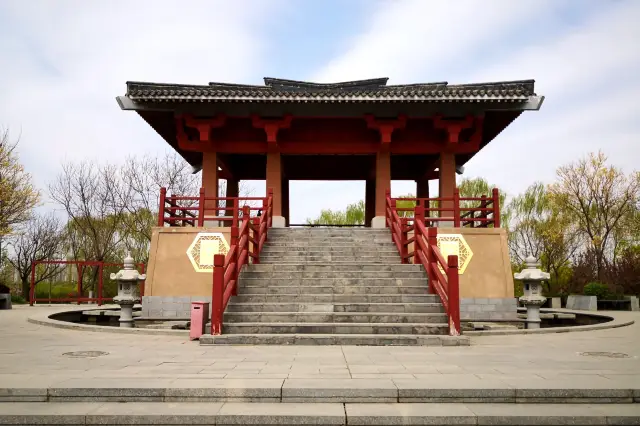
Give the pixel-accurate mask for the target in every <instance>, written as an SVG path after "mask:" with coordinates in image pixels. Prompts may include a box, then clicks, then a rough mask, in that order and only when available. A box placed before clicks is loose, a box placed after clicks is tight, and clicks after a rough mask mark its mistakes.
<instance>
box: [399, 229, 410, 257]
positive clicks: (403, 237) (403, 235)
mask: <svg viewBox="0 0 640 426" xmlns="http://www.w3.org/2000/svg"><path fill="white" fill-rule="evenodd" d="M407 222H408V221H407V219H406V218H402V219H401V220H400V247H401V248H402V250H401V252H400V256H401V257H402V263H409V258H408V256H409V243H408V242H407V241H409V230H408V229H407V228H408V227H409V225H407Z"/></svg>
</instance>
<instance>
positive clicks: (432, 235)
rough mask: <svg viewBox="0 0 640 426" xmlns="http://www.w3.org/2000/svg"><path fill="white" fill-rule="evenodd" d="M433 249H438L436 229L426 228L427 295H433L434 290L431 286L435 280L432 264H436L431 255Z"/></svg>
mask: <svg viewBox="0 0 640 426" xmlns="http://www.w3.org/2000/svg"><path fill="white" fill-rule="evenodd" d="M433 247H438V228H427V253H426V254H427V264H428V265H429V268H428V269H427V276H428V277H429V293H431V294H434V293H435V292H436V288H435V286H434V285H433V280H435V279H436V276H435V274H434V273H433V270H432V269H433V267H434V263H435V262H436V259H435V255H434V254H433Z"/></svg>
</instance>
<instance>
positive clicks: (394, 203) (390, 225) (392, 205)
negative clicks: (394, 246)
mask: <svg viewBox="0 0 640 426" xmlns="http://www.w3.org/2000/svg"><path fill="white" fill-rule="evenodd" d="M387 191H389V190H387ZM390 200H391V201H390V202H389V204H390V205H391V209H390V210H391V211H390V212H389V229H391V241H393V212H394V211H395V212H396V214H397V213H398V212H397V210H396V209H397V207H398V206H397V201H396V200H394V199H393V198H390ZM385 210H386V207H385ZM398 216H400V215H398ZM385 222H386V221H385ZM398 237H400V235H398ZM400 254H402V253H400Z"/></svg>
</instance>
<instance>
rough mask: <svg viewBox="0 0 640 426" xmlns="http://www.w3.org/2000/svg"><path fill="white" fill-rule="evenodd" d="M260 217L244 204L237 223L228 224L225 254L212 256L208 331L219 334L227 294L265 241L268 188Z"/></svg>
mask: <svg viewBox="0 0 640 426" xmlns="http://www.w3.org/2000/svg"><path fill="white" fill-rule="evenodd" d="M263 208H264V210H263V214H262V215H261V216H260V217H254V218H252V217H250V211H249V206H244V207H243V210H242V218H241V222H240V226H239V227H237V226H232V227H231V243H230V244H229V252H228V253H227V254H226V256H225V255H222V254H216V255H215V256H214V258H213V266H214V269H213V289H212V295H211V334H213V335H220V334H222V325H223V316H224V311H225V309H226V308H227V303H229V298H231V296H235V295H236V294H237V292H238V278H239V276H240V272H241V271H242V267H243V266H244V265H246V264H248V263H249V259H251V261H252V263H254V264H259V263H260V252H261V251H262V247H263V246H264V243H265V242H266V241H267V233H268V231H269V228H271V224H272V219H273V190H272V189H269V190H268V192H267V198H266V201H265V204H264V205H263Z"/></svg>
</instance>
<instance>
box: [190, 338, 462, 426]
mask: <svg viewBox="0 0 640 426" xmlns="http://www.w3.org/2000/svg"><path fill="white" fill-rule="evenodd" d="M200 345H203V346H205V345H307V346H318V345H351V346H468V345H469V339H468V338H465V337H462V336H458V337H457V338H456V337H453V336H445V335H412V334H222V335H219V336H212V335H210V334H205V335H203V336H201V337H200ZM400 424H402V423H400Z"/></svg>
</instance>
